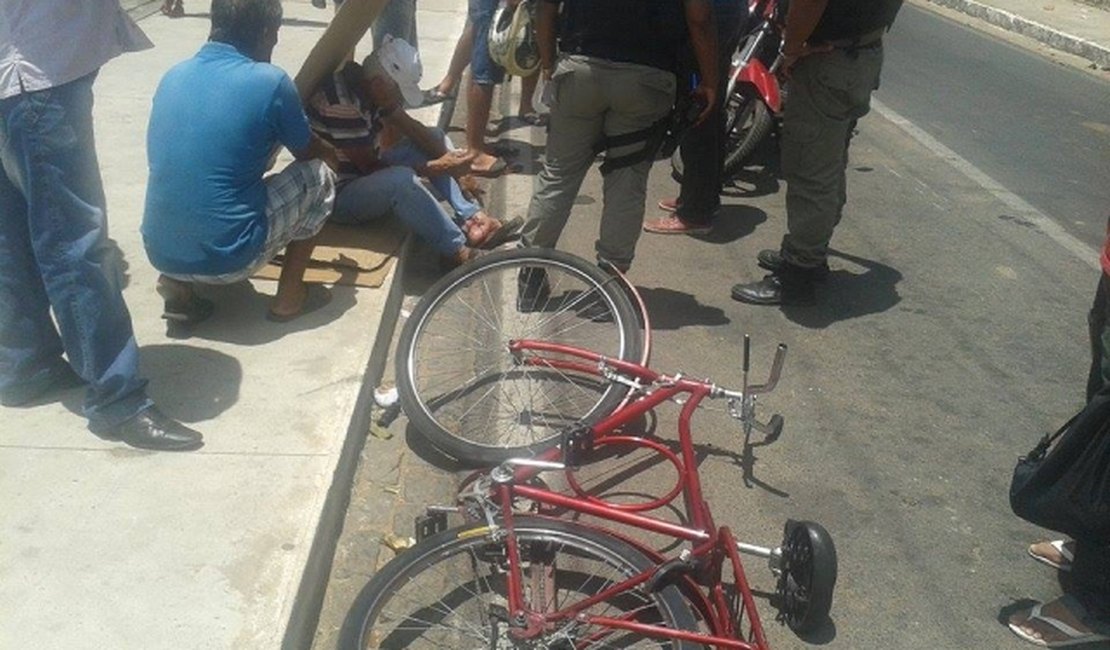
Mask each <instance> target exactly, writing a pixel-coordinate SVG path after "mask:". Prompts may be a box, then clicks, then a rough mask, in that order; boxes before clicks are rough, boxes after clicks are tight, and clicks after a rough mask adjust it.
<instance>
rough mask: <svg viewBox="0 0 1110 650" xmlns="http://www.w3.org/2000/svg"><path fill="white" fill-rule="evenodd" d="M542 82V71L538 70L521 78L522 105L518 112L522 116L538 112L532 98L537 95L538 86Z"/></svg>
mask: <svg viewBox="0 0 1110 650" xmlns="http://www.w3.org/2000/svg"><path fill="white" fill-rule="evenodd" d="M539 82H540V71H539V70H536V71H535V72H533V73H532V74H530V75H528V76H527V77H522V78H521V80H520V105H519V106H518V107H517V111H516V114H517V115H520V116H521V117H525V116H528V115H533V114H535V112H536V107H535V105H533V103H532V99H533V98H534V97H535V95H536V86H537V85H538V84H539Z"/></svg>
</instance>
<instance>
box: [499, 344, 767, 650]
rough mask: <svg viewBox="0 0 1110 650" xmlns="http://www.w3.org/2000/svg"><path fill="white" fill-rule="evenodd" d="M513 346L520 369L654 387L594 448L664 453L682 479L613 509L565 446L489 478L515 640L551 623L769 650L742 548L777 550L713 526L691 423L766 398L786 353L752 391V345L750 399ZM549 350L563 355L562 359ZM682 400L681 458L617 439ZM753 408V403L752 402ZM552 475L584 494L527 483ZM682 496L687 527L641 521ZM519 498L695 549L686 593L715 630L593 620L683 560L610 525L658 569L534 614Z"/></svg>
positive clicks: (622, 412)
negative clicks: (720, 401) (719, 406)
mask: <svg viewBox="0 0 1110 650" xmlns="http://www.w3.org/2000/svg"><path fill="white" fill-rule="evenodd" d="M509 349H510V351H511V352H512V354H513V355H514V357H515V358H516V359H517V360H518V362H519V363H522V364H525V365H533V366H542V367H545V368H554V369H557V370H563V371H572V372H577V373H588V374H594V375H599V376H602V377H605V378H607V379H609V380H610V381H620V382H621V383H624V384H627V385H629V386H631V387H633V388H636V387H639V388H645V389H646V388H648V387H650V389H651V390H650V391H643V392H640V394H639V395H638V396H636V397H634V398H632V399H631V400H630V401H626V403H625V404H624V405H623V406H621V407H620V408H618V409H617V410H616V411H615V412H614V413H612V414H611V415H609V416H608V417H606V418H604V419H603V420H601V421H600V422H598V423H597V424H595V425H593V426H592V427H591V428H590V433H591V434H592V444H593V445H605V444H626V445H637V446H644V447H648V448H650V449H651V450H653V451H655V452H657V453H659V454H661V455H662V456H664V457H665V458H666V459H667V460H668V461H670V463H671V464H672V465H673V466H674V467H675V469H676V471H677V472H678V481H677V482H676V485H675V488H674V489H673V490H671V491H670V492H669V493H668V494H667V495H664V496H663V497H661V498H657V499H653V500H651V501H647V502H645V503H637V504H616V503H609V502H606V501H604V500H602V499H600V498H598V497H596V496H594V495H591V494H589V493H587V492H586V491H585V490H584V489H583V488H582V487H581V486H580V485H579V484H578V482H577V480H576V479H575V477H574V469H573V468H568V467H566V466H564V465H562V464H560V463H557V462H555V459H557V458H559V457H560V456H561V455H563V451H562V450H560V449H558V448H555V449H551V450H549V451H548V452H546V453H544V454H542V455H540V456H539V457H537V458H536V459H517V460H510V461H507V462H506V463H504V464H502V465H501V466H499V467H498V468H496V469H494V470H493V471H492V472H490V474H489V476H490V478H491V481H492V497H493V500H494V502H495V503H496V505H497V507H498V509H499V513H500V516H501V523H500V528H502V529H503V530H504V531H505V532H506V533H507V536H506V538H505V539H506V546H507V554H508V566H509V571H508V574H507V583H508V595H507V596H508V606H509V614H510V618H511V619H512V620H516V621H519V622H520V623H521V624H520V625H519V626H518V627H517V628H516V629H514V630H513V631H512V633H513V634H514V635H516V636H518V637H520V638H530V637H533V636H536V635H539V634H540V633H542V632H543V630H544V629H545V626H547V625H550V624H552V623H556V622H560V621H568V620H579V621H582V622H585V623H589V624H593V625H597V626H599V627H601V628H607V629H615V630H617V629H619V630H628V631H632V632H635V633H637V634H640V635H643V636H645V637H652V638H662V639H679V640H684V641H690V642H697V643H703V644H706V645H710V646H716V647H719V648H739V649H742V650H767V648H768V646H767V640H766V637H765V635H764V632H763V626H762V623H761V621H760V618H759V613H758V611H757V610H756V607H755V600H754V598H753V596H752V593H751V589H750V587H749V585H748V580H747V576H746V574H745V573H744V569H743V565H742V563H741V562H740V557H739V551H741V550H742V551H744V552H747V553H752V554H754V555H758V556H761V557H766V558H771V559H772V560H773V559H774V554H775V551H773V550H771V549H766V548H761V547H758V546H752V545H748V544H741V543H739V542H737V541H736V539H735V537H734V536H733V535H732V532H731V531H730V530H729V529H728V528H719V529H718V528H717V527H716V525H715V524H714V522H713V516H712V514H711V512H710V509H709V505H708V504H707V503H706V501H705V499H704V497H703V495H702V486H701V481H700V478H699V475H698V467H697V462H696V455H695V453H694V444H693V433H692V430H691V427H690V420H691V418H692V417H693V414H694V411H696V410H697V408H698V406H699V404H700V403H701V402H702V400H703V399H705V398H706V397H710V398H716V397H727V398H729V399H735V400H751V399H752V396H753V395H754V394H755V393H758V392H767V391H769V390H771V389H773V388H774V385H775V383H776V382H777V378H778V373H779V372H780V371H781V368H782V361H783V356H784V354H785V346H779V349H780V351H779V353H778V354H777V355H776V358H775V362H774V364H773V366H772V372H771V375H772V377H771V380H769V381H768V382H767V383H766V384H763V385H760V386H751V387H749V386H747V381H746V377H747V367H748V363H747V357H748V354H747V352H748V346H747V343H746V341H745V357H744V375H745V387H744V390H743V391H741V392H735V391H730V390H727V389H724V388H720V387H718V386H715V385H712V384H709V383H706V382H703V381H697V380H692V379H686V378H683V377H682V376H681V375H678V376H674V377H670V376H665V375H661V374H659V373H657V372H655V371H654V370H651V369H650V368H647V367H645V366H642V365H639V364H635V363H630V362H627V361H622V360H619V359H610V358H607V357H604V356H602V355H599V354H597V353H595V352H591V351H588V350H583V349H580V348H575V347H571V346H566V345H560V344H554V343H548V342H544V341H534V340H517V341H512V342H511V343H510V344H509ZM543 353H548V354H551V355H558V357H552V356H548V355H545V354H543ZM682 394H686V395H688V396H689V397H688V399H687V401H686V402H685V404H684V405H683V407H682V410H681V413H680V415H679V420H678V434H679V447H680V450H679V453H678V454H676V453H675V452H673V451H671V450H670V449H669V448H668V447H666V446H665V445H662V444H660V443H658V442H655V441H652V440H647V439H645V438H640V437H634V436H623V435H611V432H612V431H615V430H618V429H620V428H621V427H623V426H625V425H627V424H629V423H631V422H633V421H634V420H636V419H637V418H639V417H640V416H642V415H644V414H645V413H647V412H648V411H650V410H652V409H654V408H655V407H656V406H658V405H659V404H661V403H663V402H665V401H668V400H671V399H673V398H675V397H676V396H678V395H682ZM744 403H745V404H748V403H749V402H744ZM745 412H746V411H745ZM748 416H749V417H750V416H751V414H750V413H748ZM549 469H563V470H565V472H566V476H567V480H568V482H569V484H570V486H571V488H572V490H573V491H574V492H575V496H568V495H566V494H562V493H558V492H554V491H551V490H548V489H544V488H541V487H536V486H534V485H527V484H525V483H526V482H527V481H528V480H529V479H530V478H533V477H534V476H536V475H537V474H538V473H539V472H540V471H543V470H549ZM679 493H681V494H682V495H683V500H684V505H685V513H686V521H687V522H689V523H688V525H682V524H676V523H672V522H669V521H665V520H662V519H658V518H655V517H651V516H647V515H644V514H641V513H642V512H644V511H649V510H655V509H657V508H660V507H662V506H664V505H666V504H668V503H670V502H671V501H673V500H674V499H675V498H676V497H677V496H678V494H679ZM519 499H528V500H531V501H532V502H534V503H535V504H538V505H539V506H547V507H550V508H557V509H561V510H569V511H574V512H580V513H583V514H588V515H592V516H594V517H597V518H599V519H603V520H607V521H612V522H615V523H620V524H625V525H628V526H631V527H634V528H638V529H642V530H647V531H651V532H654V533H658V534H661V535H666V536H669V537H672V538H675V539H679V540H683V541H687V542H690V543H691V544H692V549H691V550H690V551H689V554H688V555H685V554H684V556H683V558H682V562H685V563H687V564H686V565H685V566H687V567H696V569H691V570H690V571H689V572H684V573H683V574H682V579H681V581H680V586H681V588H682V591H683V593H684V595H685V596H686V597H687V598H688V599H689V600H690V601H691V603H692V604H693V605H694V606H695V607H696V608H697V609H698V610H699V613H700V614H701V616H702V617H703V619H704V621H705V623H706V626H707V627H708V628H709V633H702V632H695V631H687V630H676V629H672V628H668V627H663V626H661V625H652V624H648V623H642V622H638V621H635V620H632V616H633V615H629V616H628V617H625V618H610V617H602V616H594V615H591V614H589V613H588V612H587V611H586V610H587V609H589V608H590V607H591V606H593V605H596V604H598V603H601V602H603V601H605V600H606V599H608V598H610V597H612V596H614V595H616V594H618V593H621V592H625V591H628V590H630V589H634V588H637V587H639V586H641V585H644V584H645V583H647V582H648V581H650V580H652V579H653V578H654V577H657V576H658V574H660V572H661V571H664V570H665V568H666V566H667V565H668V563H669V562H674V560H670V561H668V560H667V559H666V558H665V557H663V556H662V555H660V554H659V553H657V552H655V551H654V550H653V549H650V548H647V547H645V546H644V545H643V544H642V543H639V542H636V541H635V540H632V539H629V538H628V537H627V536H624V535H620V534H618V533H616V532H615V531H612V530H609V529H604V528H601V530H603V531H604V532H605V533H607V534H612V535H616V536H617V537H620V538H621V539H623V540H624V541H626V542H628V543H630V544H633V545H634V546H636V547H637V548H639V549H640V550H642V551H643V552H644V553H645V554H646V555H647V556H648V557H650V558H652V559H653V560H654V562H655V563H656V566H654V567H653V568H652V569H650V570H648V571H644V572H642V573H639V574H637V575H634V576H631V577H629V578H627V579H626V580H624V581H623V582H620V583H619V584H615V585H612V586H611V587H609V588H608V589H605V590H604V591H602V592H601V593H598V594H595V595H594V596H591V597H589V598H587V599H585V600H583V601H580V602H578V603H575V604H574V605H572V606H569V607H567V608H565V609H561V610H558V611H555V612H536V611H533V610H530V609H529V608H528V604H527V603H526V602H525V600H524V596H523V577H522V575H521V571H522V569H521V556H520V549H519V547H518V545H517V542H516V539H515V536H514V535H513V517H514V514H515V512H514V509H513V504H514V503H515V502H516V501H517V500H519ZM726 561H727V562H728V563H729V564H730V565H731V569H732V576H733V581H734V585H735V594H734V595H733V596H732V602H730V595H729V594H728V593H726V589H725V586H724V584H723V583H722V581H721V570H722V568H723V567H724V563H725V562H726ZM736 598H739V602H737V601H736ZM745 618H746V619H747V630H746V632H747V633H746V634H744V630H742V628H743V627H744V620H745ZM741 635H743V637H744V638H743V639H741V638H739V637H741Z"/></svg>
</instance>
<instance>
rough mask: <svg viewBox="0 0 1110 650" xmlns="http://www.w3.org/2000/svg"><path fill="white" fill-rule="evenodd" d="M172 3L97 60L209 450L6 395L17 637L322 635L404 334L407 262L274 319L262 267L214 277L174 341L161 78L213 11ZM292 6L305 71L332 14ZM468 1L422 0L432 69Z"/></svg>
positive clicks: (175, 396)
mask: <svg viewBox="0 0 1110 650" xmlns="http://www.w3.org/2000/svg"><path fill="white" fill-rule="evenodd" d="M158 4H159V3H152V2H149V1H147V2H135V1H132V2H129V3H126V5H127V7H128V9H129V10H132V11H133V12H135V14H136V15H137V16H139V17H141V18H142V20H141V21H140V26H141V27H142V28H143V30H144V31H145V32H146V33H147V35H148V36H149V37H150V39H151V40H152V41H153V42H154V43H155V47H154V48H153V49H150V50H147V51H144V52H139V53H133V54H128V55H125V56H122V57H120V58H118V59H116V60H115V61H112V62H111V63H109V64H108V65H106V66H105V67H104V68H103V69H102V70H101V73H100V76H99V78H98V80H97V82H96V86H95V89H94V90H95V95H96V106H95V123H96V130H97V133H96V137H97V146H98V153H99V156H100V163H101V171H102V174H103V177H104V184H105V189H106V192H107V197H108V210H109V222H110V224H111V232H112V236H113V237H114V238H115V239H116V240H117V241H118V242H119V244H120V246H121V248H122V250H123V252H124V255H125V258H126V261H127V263H128V273H129V284H128V287H127V289H126V290H125V297H126V299H127V303H128V305H129V307H130V310H131V314H132V318H133V320H134V325H135V330H136V336H137V338H138V341H139V343H140V345H141V347H142V364H143V370H144V373H145V375H146V376H147V377H148V378H149V379H150V394H151V396H152V397H153V398H154V400H155V401H156V402H157V403H158V404H159V406H161V408H162V409H163V410H164V411H165V412H166V413H167V414H169V415H171V416H173V417H176V418H178V419H180V420H182V421H184V422H186V423H188V424H190V425H191V426H194V427H195V428H197V429H199V430H200V431H202V432H203V433H204V434H205V439H206V443H207V444H206V446H205V447H204V449H202V450H201V451H199V452H195V453H189V454H158V453H149V452H143V451H137V450H133V449H130V448H127V447H124V446H122V445H120V444H114V443H109V442H104V441H101V440H100V439H98V438H96V437H95V436H93V435H92V434H91V433H89V432H88V431H87V430H86V429H85V422H84V419H83V418H82V417H81V416H80V408H81V401H82V397H83V392H82V391H81V390H74V391H70V392H68V393H66V394H64V395H63V397H62V399H61V401H60V402H53V403H47V404H39V405H36V406H34V407H31V408H24V409H3V408H0V495H2V499H3V503H4V506H3V517H2V518H0V602H3V603H5V604H4V606H3V614H2V618H3V623H2V624H0V647H2V648H113V649H126V648H159V649H161V648H166V649H170V648H175V649H176V648H267V649H269V648H277V647H283V646H284V647H305V646H307V645H308V643H309V642H310V640H311V635H312V633H313V630H314V624H315V617H316V615H317V612H318V610H319V601H320V599H321V598H322V595H323V588H324V583H325V582H326V577H327V568H328V565H329V563H330V562H331V557H332V552H333V548H334V543H335V539H336V537H337V536H338V528H339V526H340V524H341V521H342V511H343V510H344V508H345V506H346V503H345V500H346V494H347V490H348V489H349V486H350V475H351V473H352V471H353V465H354V463H355V460H356V458H357V450H358V448H359V447H360V446H361V444H362V440H363V437H364V435H365V433H366V431H367V428H368V427H367V417H368V410H369V409H368V404H369V392H370V389H371V388H372V386H373V385H375V384H376V382H377V379H378V375H379V374H380V367H375V364H374V363H372V361H371V358H372V354H373V355H374V356H375V358H382V359H384V353H383V352H384V351H382V350H375V342H376V341H377V340H378V331H379V329H380V328H381V329H382V330H383V333H384V336H383V337H382V339H383V340H384V341H385V344H388V341H389V339H390V337H389V333H390V332H389V330H390V328H391V327H392V318H394V317H395V313H396V311H397V306H396V304H394V303H395V302H396V301H397V300H399V295H397V294H396V292H395V291H394V287H395V285H396V269H395V270H394V271H393V273H392V274H391V276H390V277H389V279H388V280H387V282H386V284H385V286H383V287H382V288H380V289H360V288H354V287H337V288H335V289H334V290H333V295H334V300H333V301H332V303H331V304H330V305H329V306H328V307H327V308H326V309H324V310H322V311H321V312H319V313H315V314H312V315H310V316H307V317H305V318H304V319H303V320H298V321H294V322H293V323H289V324H286V325H279V324H275V323H270V322H267V321H266V320H264V319H263V316H264V314H265V309H266V307H267V304H268V300H269V297H270V296H271V295H272V294H273V293H274V290H275V285H274V283H270V282H265V281H254V282H251V283H249V284H242V285H239V286H232V287H224V288H219V289H211V290H208V289H206V290H205V291H204V293H205V295H207V296H208V297H210V298H212V299H213V300H214V301H215V302H216V305H217V312H216V315H215V316H214V317H213V318H212V319H211V321H209V322H206V323H204V324H202V325H201V326H200V327H198V328H197V329H196V331H195V333H194V336H193V337H191V338H188V339H183V340H174V339H170V338H167V336H166V333H165V326H164V323H163V321H162V320H161V319H160V317H159V316H160V314H161V300H160V299H159V298H158V296H157V295H156V294H155V291H154V283H155V278H156V272H155V271H154V269H153V268H151V266H150V265H149V263H148V262H147V260H146V256H145V254H144V252H143V247H142V243H141V240H140V237H139V231H138V229H139V222H140V220H141V216H142V207H143V199H144V194H145V189H146V175H147V170H146V145H145V135H146V124H147V119H148V115H149V108H150V102H151V97H152V95H153V92H154V89H155V87H156V85H157V83H158V81H159V80H160V78H161V77H162V74H163V73H164V72H165V71H166V70H167V69H168V68H169V67H170V66H171V65H173V64H175V63H177V62H179V61H181V60H183V59H186V58H188V57H190V56H192V55H193V54H194V53H195V52H196V51H197V49H198V48H199V47H200V46H201V44H202V43H203V42H204V41H205V39H206V38H207V34H208V31H209V18H208V13H207V12H208V3H207V2H203V1H202V0H186V2H185V6H186V10H187V12H188V15H187V16H186V17H184V18H181V19H178V20H170V19H168V18H165V17H163V16H162V15H161V14H159V13H157V11H156V9H157V7H158ZM284 6H285V21H284V26H283V27H282V30H281V32H280V34H279V39H280V40H279V43H278V46H277V49H276V51H275V63H277V64H278V65H280V66H281V67H283V68H284V69H285V70H286V71H288V72H289V73H290V74H292V73H294V72H296V70H297V69H298V68H299V67H300V63H301V61H302V60H303V58H304V57H305V55H306V54H307V53H308V51H309V48H310V47H311V46H312V44H313V43H315V41H316V39H317V38H318V37H319V35H320V34H321V33H322V31H323V29H324V28H325V26H326V25H327V21H328V20H330V18H331V16H332V15H333V11H332V8H331V7H329V8H328V9H327V10H319V9H316V8H314V7H312V6H311V5H310V4H309V3H308V2H307V1H303V2H285V3H284ZM152 7H153V9H154V10H155V11H153V12H152V11H151V9H152ZM465 8H466V3H465V2H463V1H462V0H440V1H439V2H436V1H435V0H426V1H424V2H422V3H421V6H420V14H419V17H418V20H419V21H420V33H421V38H422V40H423V39H425V38H426V39H428V42H429V43H434V44H435V45H434V46H432V47H426V48H423V52H422V54H423V56H424V64H425V73H426V80H425V81H426V83H431V82H433V81H435V80H438V78H439V76H440V75H442V74H443V72H444V70H445V69H446V65H447V62H448V59H449V57H450V54H451V48H450V47H444V46H443V45H442V43H447V42H450V43H453V42H454V39H455V38H457V35H458V33H459V32H460V31H461V30H462V26H463V22H464V20H465ZM143 16H146V17H143ZM369 49H370V43H369V39H367V40H366V41H364V42H363V44H362V46H361V47H360V48H359V53H360V55H361V54H365V53H367V52H368V51H369ZM187 117H188V116H183V118H186V119H187ZM421 117H422V119H426V120H430V121H431V122H433V123H434V121H435V119H436V117H437V111H436V110H435V109H426V114H424V115H421ZM279 164H280V163H279ZM391 301H392V302H391ZM383 315H384V316H385V317H384V318H383ZM379 366H380V364H379Z"/></svg>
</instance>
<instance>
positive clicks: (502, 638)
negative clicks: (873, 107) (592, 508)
mask: <svg viewBox="0 0 1110 650" xmlns="http://www.w3.org/2000/svg"><path fill="white" fill-rule="evenodd" d="M514 529H515V533H514V534H515V536H516V539H517V543H518V545H519V548H520V552H521V573H522V591H523V596H524V598H525V601H526V602H527V604H528V606H529V609H531V610H533V611H538V612H547V613H551V612H554V611H556V610H559V609H566V608H567V607H569V606H572V605H574V604H575V603H579V602H582V601H583V600H585V599H586V598H588V597H590V596H593V595H595V594H597V593H600V592H602V591H604V590H605V589H607V588H609V587H611V586H613V585H615V584H618V583H619V582H621V581H623V580H625V579H627V578H629V577H631V576H633V575H635V574H638V573H640V572H642V571H645V570H647V569H648V568H649V567H650V566H651V563H650V561H649V560H647V559H646V558H645V557H644V556H643V555H642V554H641V553H640V552H639V551H637V550H635V549H634V548H632V547H631V546H629V545H628V544H626V543H625V542H623V541H620V540H617V539H615V538H613V537H610V536H608V535H606V534H604V533H602V532H600V531H596V530H591V529H588V528H586V527H583V526H581V525H579V524H574V523H571V522H563V521H554V520H540V519H534V518H529V517H520V518H517V519H516V520H515V523H514ZM486 532H487V530H486V529H485V528H484V527H473V526H471V527H464V528H457V529H453V530H449V531H446V532H445V533H441V534H439V535H436V536H434V537H431V538H428V539H427V540H425V542H423V543H422V544H421V545H419V546H417V547H415V548H413V549H411V550H410V551H408V552H406V553H405V554H403V555H401V556H399V557H397V558H395V559H394V560H393V561H392V562H390V563H389V564H388V565H386V566H385V567H384V568H383V569H382V570H381V571H380V572H379V573H378V574H377V575H375V576H374V578H373V579H372V580H371V581H370V582H369V583H367V585H366V587H365V588H364V589H363V591H362V592H361V593H360V594H359V596H358V598H357V599H356V601H355V604H354V606H353V607H352V609H351V611H350V612H349V613H348V616H347V620H346V621H345V622H344V626H343V630H342V632H341V640H340V647H341V648H343V649H344V650H350V649H353V648H358V649H359V650H365V649H368V648H375V649H383V650H393V649H398V650H399V649H401V648H412V649H413V650H421V649H424V648H427V649H432V648H434V649H436V650H440V649H442V648H452V649H460V650H461V649H473V650H478V649H479V648H481V649H482V650H486V649H490V648H494V649H498V648H505V649H506V650H508V649H510V648H518V647H528V648H536V649H537V650H538V649H541V648H592V649H597V650H602V649H607V648H634V649H645V650H646V649H648V648H651V649H659V648H672V649H681V650H692V649H693V648H700V647H701V646H700V645H698V644H693V645H691V644H689V643H683V642H677V641H668V640H665V639H650V638H646V637H641V636H637V635H633V634H632V633H630V632H627V631H622V630H616V629H602V628H600V627H598V626H593V625H589V624H587V623H584V622H581V621H579V620H577V619H572V620H569V621H556V622H552V623H549V624H548V625H546V626H545V630H544V633H543V634H542V635H541V636H540V638H536V639H532V640H530V641H531V644H528V643H524V644H523V645H516V644H514V643H513V640H512V637H511V636H510V634H509V630H510V625H509V621H508V620H507V619H508V616H507V605H508V601H507V600H506V596H507V593H508V591H507V587H506V576H507V570H508V569H507V561H506V560H505V558H506V556H507V555H506V547H505V543H504V540H501V541H496V542H494V541H490V540H489V539H488V537H487V535H486V534H485V533H486ZM584 613H586V614H590V615H595V616H606V617H612V618H626V619H630V620H634V621H638V622H642V623H646V624H651V625H661V626H666V627H669V628H672V629H685V630H695V629H696V628H697V623H696V619H695V618H694V615H693V612H692V611H691V609H690V607H689V605H688V604H687V603H686V601H685V600H683V598H682V596H681V594H680V593H679V591H678V589H677V588H675V587H673V586H668V587H664V588H663V589H660V590H659V591H657V592H655V593H652V594H645V593H644V592H642V591H641V590H638V589H633V590H628V591H624V592H621V593H619V594H616V595H614V596H612V597H610V598H609V599H607V600H604V601H602V602H599V603H596V604H594V605H593V606H592V607H590V608H589V609H587V610H585V612H584Z"/></svg>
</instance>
